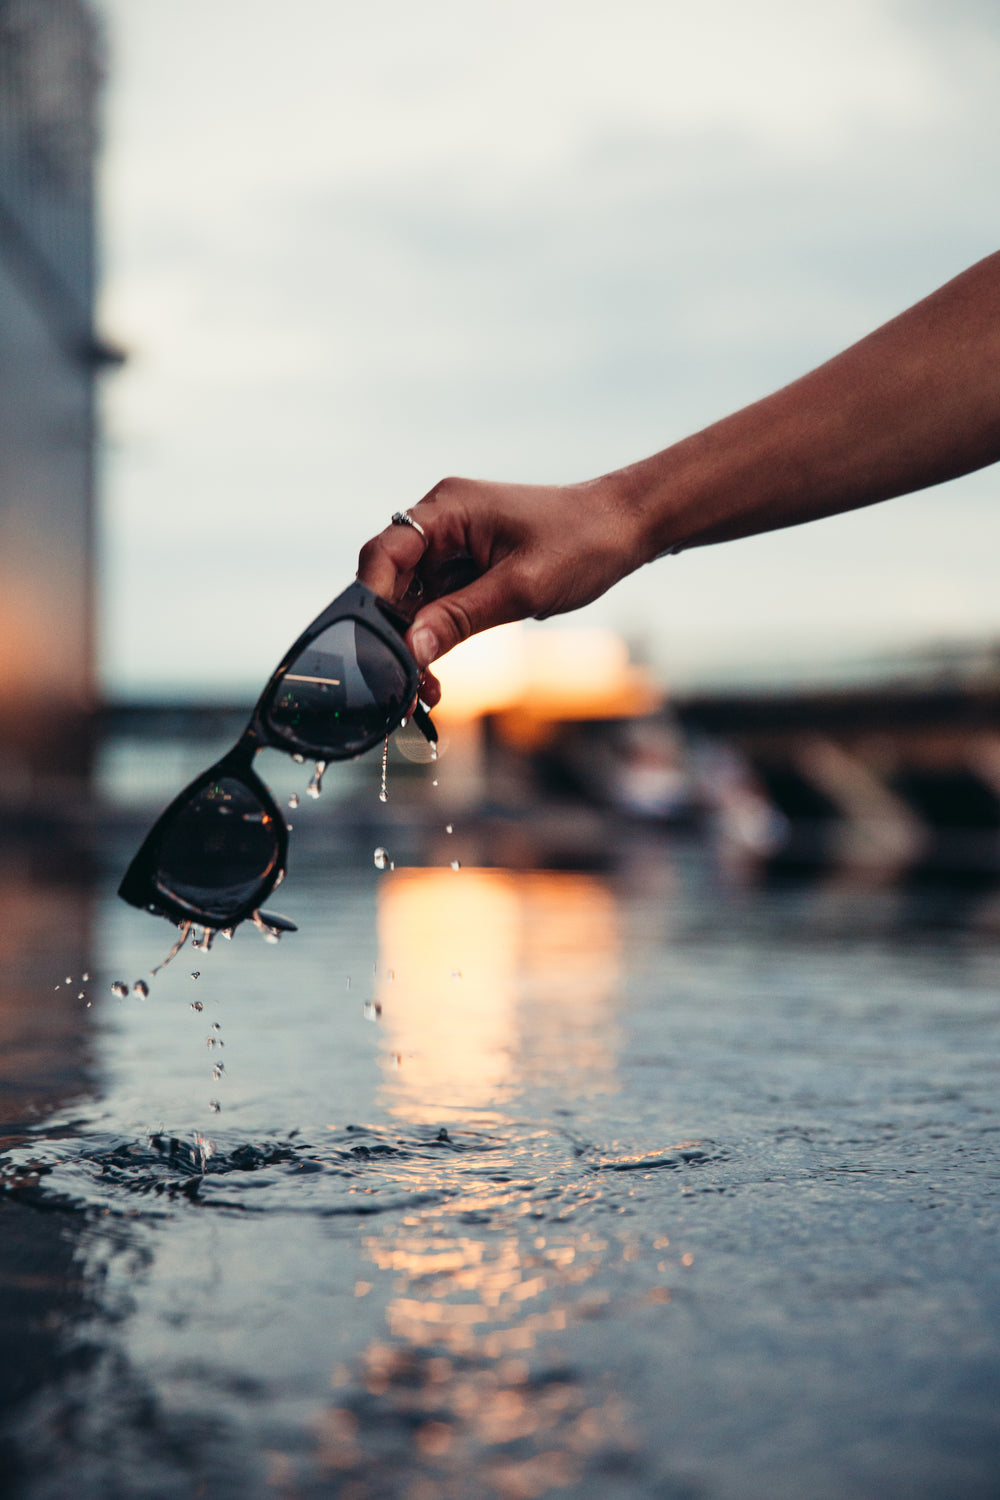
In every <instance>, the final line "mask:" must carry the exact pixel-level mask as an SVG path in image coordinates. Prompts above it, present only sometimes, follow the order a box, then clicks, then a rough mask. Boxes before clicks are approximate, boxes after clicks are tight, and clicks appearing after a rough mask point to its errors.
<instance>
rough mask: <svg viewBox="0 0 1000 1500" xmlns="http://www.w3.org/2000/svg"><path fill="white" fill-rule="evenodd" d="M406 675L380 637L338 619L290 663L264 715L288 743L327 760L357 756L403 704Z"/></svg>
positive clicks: (391, 721) (398, 716)
mask: <svg viewBox="0 0 1000 1500" xmlns="http://www.w3.org/2000/svg"><path fill="white" fill-rule="evenodd" d="M409 696H410V692H409V691H408V674H407V671H406V668H405V667H404V665H403V662H402V661H401V659H400V658H399V657H398V656H397V655H396V654H395V652H394V651H392V650H391V649H390V647H389V646H387V645H386V644H385V642H384V641H382V640H380V638H379V637H378V636H377V635H376V634H375V632H374V631H373V630H369V629H368V627H367V626H366V625H363V624H361V623H360V622H359V621H355V620H338V621H337V622H336V624H334V625H331V626H330V627H329V628H328V629H327V630H324V632H323V634H322V635H320V636H317V638H316V640H314V641H313V643H312V645H310V646H308V647H307V648H306V650H305V651H303V652H302V654H301V655H300V656H298V657H296V659H295V661H293V662H292V663H291V665H290V666H289V668H288V670H287V672H286V673H285V674H284V676H283V677H282V678H281V680H280V682H279V683H278V685H277V687H276V689H275V691H274V693H273V695H272V697H271V700H270V702H269V703H268V704H266V705H265V708H264V714H265V718H266V720H267V724H268V727H269V728H270V729H271V730H273V731H274V733H275V734H276V735H278V736H280V737H281V738H283V739H286V740H288V741H289V742H291V743H294V744H296V745H299V746H302V747H303V748H305V749H307V750H311V751H313V752H314V753H315V754H316V755H317V757H319V758H325V759H332V758H339V757H345V756H351V755H359V754H360V753H361V751H362V750H367V749H369V748H370V746H371V745H373V744H374V743H375V742H376V740H378V739H380V738H381V737H382V735H384V734H385V733H386V732H387V731H388V730H390V729H394V728H395V727H396V725H397V724H398V723H399V721H400V719H401V718H402V716H403V715H404V714H405V712H406V710H407V708H408V707H409V702H408V699H409Z"/></svg>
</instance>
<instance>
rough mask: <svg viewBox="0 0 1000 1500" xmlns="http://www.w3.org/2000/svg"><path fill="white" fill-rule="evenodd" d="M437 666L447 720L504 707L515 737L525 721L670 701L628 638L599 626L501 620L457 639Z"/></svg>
mask: <svg viewBox="0 0 1000 1500" xmlns="http://www.w3.org/2000/svg"><path fill="white" fill-rule="evenodd" d="M435 671H436V672H437V675H438V677H439V678H440V681H441V687H442V698H441V706H440V708H439V710H438V715H439V717H440V718H441V719H442V720H443V721H444V722H447V721H448V720H451V721H453V722H455V721H459V722H460V721H462V720H467V719H473V718H478V717H480V716H481V715H483V714H487V713H490V714H500V715H502V716H503V719H502V722H503V724H504V726H506V727H507V728H508V729H509V730H510V734H511V737H514V736H516V734H517V726H518V725H525V726H527V725H537V724H539V723H551V722H553V721H556V720H562V719H608V718H616V719H617V718H630V717H633V716H636V715H640V714H649V713H653V712H654V711H655V710H656V709H657V708H659V707H660V706H661V704H662V703H663V693H662V691H661V690H660V689H659V688H658V687H657V685H656V684H655V682H654V681H653V678H652V676H651V674H650V673H649V672H648V671H647V670H645V669H644V668H641V667H637V666H633V665H631V664H630V663H629V659H628V648H627V646H626V645H625V642H624V641H623V640H622V639H621V638H620V637H619V636H617V635H615V634H614V633H613V632H612V631H610V630H602V629H599V628H597V627H594V626H553V627H546V628H545V629H544V630H532V629H529V628H527V627H525V626H524V625H522V624H514V625H501V626H500V627H499V628H498V629H496V630H487V631H484V632H483V633H482V634H481V635H477V636H473V637H472V638H471V640H468V641H466V642H465V643H464V644H463V645H461V646H458V647H456V649H455V650H454V651H452V652H450V653H449V654H448V655H447V656H446V657H444V658H443V659H442V661H441V662H440V663H439V664H438V666H437V667H435ZM526 732H530V731H526Z"/></svg>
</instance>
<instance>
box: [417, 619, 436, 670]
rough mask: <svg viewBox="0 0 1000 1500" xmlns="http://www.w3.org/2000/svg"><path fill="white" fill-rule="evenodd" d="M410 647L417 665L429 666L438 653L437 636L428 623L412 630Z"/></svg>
mask: <svg viewBox="0 0 1000 1500" xmlns="http://www.w3.org/2000/svg"><path fill="white" fill-rule="evenodd" d="M410 649H411V650H412V652H413V656H414V659H415V661H416V663H417V666H418V667H429V666H430V664H431V662H432V661H433V660H434V659H435V657H436V656H437V654H438V643H437V636H436V635H435V634H434V632H433V630H431V628H430V626H429V625H422V626H421V627H420V629H419V630H415V631H414V632H413V640H412V642H411V646H410Z"/></svg>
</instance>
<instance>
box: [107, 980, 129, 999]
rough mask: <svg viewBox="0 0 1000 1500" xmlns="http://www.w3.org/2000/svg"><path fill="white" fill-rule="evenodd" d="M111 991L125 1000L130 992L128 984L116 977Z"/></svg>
mask: <svg viewBox="0 0 1000 1500" xmlns="http://www.w3.org/2000/svg"><path fill="white" fill-rule="evenodd" d="M111 993H112V995H117V997H118V999H119V1000H124V999H125V996H126V995H127V994H128V985H127V984H122V982H121V980H120V979H116V980H115V982H114V984H113V985H112V986H111Z"/></svg>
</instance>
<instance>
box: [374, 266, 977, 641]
mask: <svg viewBox="0 0 1000 1500" xmlns="http://www.w3.org/2000/svg"><path fill="white" fill-rule="evenodd" d="M998 459H1000V253H998V254H995V255H991V256H988V257H987V259H986V260H983V261H980V262H979V263H978V264H977V265H975V266H972V267H971V268H970V269H969V270H968V271H965V272H963V273H962V275H961V276H958V277H956V278H955V280H954V281H949V282H948V283H947V284H946V285H945V286H943V287H941V288H939V290H938V291H936V292H933V293H932V294H931V295H930V296H929V297H927V298H925V299H924V301H922V302H919V303H917V304H916V306H914V307H911V308H909V309H908V311H906V312H904V313H902V314H901V315H900V316H899V317H897V318H894V319H893V320H892V322H890V323H886V324H885V325H884V326H883V327H882V328H879V329H877V330H876V332H874V333H872V334H869V335H868V336H867V338H864V339H862V340H861V341H860V343H857V344H854V345H852V346H851V348H849V349H847V350H845V351H844V352H843V353H842V354H838V355H837V356H836V357H835V358H834V359H831V360H829V361H828V362H827V363H826V364H824V365H821V366H820V367H819V368H818V369H816V370H813V371H812V372H811V373H810V374H808V375H804V376H803V377H802V378H801V379H800V380H796V381H795V382H794V383H793V384H792V385H789V386H785V387H784V389H782V390H780V391H777V392H775V394H774V395H771V396H767V397H765V398H764V400H762V401H758V402H755V403H754V405H752V406H748V407H745V408H744V409H743V410H742V411H739V412H736V413H735V414H734V415H732V416H730V417H726V418H724V419H723V420H722V421H721V422H716V423H714V424H713V425H712V426H711V427H706V428H705V429H704V430H703V431H702V432H699V433H696V434H695V435H694V436H693V437H689V438H685V439H684V440H683V441H682V442H679V443H675V444H674V445H673V446H672V447H670V448H666V449H664V451H663V452H662V453H657V454H655V455H654V456H653V457H652V458H646V459H642V460H641V461H640V462H639V463H635V464H631V465H629V466H628V467H627V468H625V469H619V470H617V471H616V472H614V473H612V474H606V475H604V476H602V477H601V478H599V479H594V480H590V481H587V482H585V483H582V484H570V485H545V486H539V485H518V484H496V483H486V482H483V481H481V480H470V479H445V480H442V481H441V483H440V484H437V485H435V487H434V488H433V489H432V490H431V491H430V493H429V494H427V495H425V496H424V498H423V499H422V500H421V501H420V502H419V503H418V504H417V505H415V506H414V507H413V508H412V512H411V513H412V515H413V516H414V518H415V519H416V520H417V521H419V523H420V525H421V527H422V528H423V530H424V533H425V537H423V538H422V537H421V536H420V534H419V533H418V532H417V531H415V530H414V529H413V528H410V527H404V526H391V527H389V528H388V529H387V530H386V531H383V532H382V533H381V534H380V535H379V536H377V537H375V538H374V539H373V540H372V541H370V542H368V543H367V544H366V546H365V547H364V548H363V549H362V552H361V560H360V571H359V576H360V577H361V579H362V580H363V581H364V582H365V583H367V584H368V585H369V586H370V587H372V588H374V589H375V590H376V591H377V592H379V593H381V594H383V595H384V596H386V597H387V598H397V599H398V598H399V597H400V596H401V595H402V594H403V593H405V592H406V590H407V589H408V588H409V586H410V584H411V582H412V581H413V579H414V577H415V575H419V578H420V581H421V583H422V585H423V588H424V594H423V599H424V603H423V604H422V606H421V608H420V609H419V611H418V612H417V614H416V615H415V617H414V621H413V626H412V628H411V631H410V637H409V638H410V644H411V647H412V649H413V653H414V656H415V657H416V659H417V661H418V662H419V663H420V665H421V666H428V665H429V664H430V663H431V662H432V661H434V660H435V659H436V658H437V657H439V656H443V655H444V653H445V652H446V651H449V650H451V648H452V647H453V646H455V645H457V644H458V642H459V641H461V640H464V639H465V638H466V637H467V636H469V635H472V634H474V633H475V632H476V631H479V630H485V629H486V628H487V627H488V626H491V625H499V624H503V623H505V622H506V621H509V620H515V619H523V618H526V617H528V616H535V617H537V618H541V617H544V616H546V615H551V614H558V613H560V612H561V611H564V610H568V609H575V608H577V607H578V606H580V605H582V604H587V603H589V602H590V601H591V600H592V599H596V598H597V597H598V596H599V595H600V594H603V593H604V592H605V590H606V589H608V588H610V587H611V585H612V584H614V583H616V582H617V581H618V580H619V579H620V578H623V577H624V576H625V575H626V574H627V573H630V572H632V570H633V569H635V568H637V567H639V566H640V565H641V564H642V563H645V562H649V561H650V560H651V559H652V558H654V557H656V556H658V555H659V554H660V553H662V552H665V551H668V550H680V549H681V548H687V547H697V546H704V545H705V544H707V543H709V542H723V541H729V540H731V539H733V538H735V537H741V536H751V535H753V534H754V533H756V532H761V531H772V530H775V529H776V528H778V527H782V526H795V525H798V524H799V523H801V522H803V521H812V520H816V519H818V518H819V517H821V516H829V515H834V514H836V513H838V512H840V511H846V510H853V509H856V508H857V507H859V506H863V505H872V504H874V503H875V502H876V501H878V500H887V499H889V498H890V497H892V496H894V495H902V494H908V493H910V492H911V491H913V490H919V489H924V488H926V487H927V486H928V485H933V484H939V483H941V482H942V481H943V480H946V479H954V478H956V477H957V476H958V475H960V474H966V473H969V472H970V471H971V470H973V469H979V468H982V467H984V466H985V465H986V464H991V463H995V462H996V461H997V460H998ZM460 556H461V557H466V558H469V559H471V567H472V570H473V571H474V574H475V576H474V577H473V579H472V581H471V582H466V583H465V584H464V586H462V587H459V588H455V587H454V586H453V585H452V584H451V583H449V582H448V579H447V572H446V568H447V564H448V563H449V561H450V560H452V559H454V558H456V557H460Z"/></svg>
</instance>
